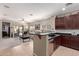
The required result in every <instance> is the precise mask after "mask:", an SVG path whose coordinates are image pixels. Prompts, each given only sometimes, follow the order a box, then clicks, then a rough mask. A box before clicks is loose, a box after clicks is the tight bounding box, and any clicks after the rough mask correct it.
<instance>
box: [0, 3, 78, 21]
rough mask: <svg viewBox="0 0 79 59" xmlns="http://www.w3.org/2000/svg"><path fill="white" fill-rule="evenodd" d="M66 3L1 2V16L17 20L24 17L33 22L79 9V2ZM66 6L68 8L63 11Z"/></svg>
mask: <svg viewBox="0 0 79 59" xmlns="http://www.w3.org/2000/svg"><path fill="white" fill-rule="evenodd" d="M65 4H66V3H0V17H6V18H10V19H11V20H17V21H18V20H22V19H24V21H26V22H33V21H36V20H40V19H45V18H48V17H50V16H54V15H60V14H64V13H68V12H71V11H74V10H79V4H78V3H73V4H72V5H70V6H67V7H66V6H65ZM64 7H65V8H66V10H65V11H62V8H64Z"/></svg>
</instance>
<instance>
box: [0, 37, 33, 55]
mask: <svg viewBox="0 0 79 59" xmlns="http://www.w3.org/2000/svg"><path fill="white" fill-rule="evenodd" d="M2 46H3V47H2ZM4 47H5V48H4ZM32 55H33V41H32V40H31V41H30V42H28V41H27V42H25V43H23V42H22V41H20V40H18V39H17V38H16V39H12V38H10V39H4V40H2V41H1V43H0V56H32Z"/></svg>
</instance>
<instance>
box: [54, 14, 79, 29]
mask: <svg viewBox="0 0 79 59" xmlns="http://www.w3.org/2000/svg"><path fill="white" fill-rule="evenodd" d="M55 29H79V13H77V14H74V15H69V16H64V17H56V19H55Z"/></svg>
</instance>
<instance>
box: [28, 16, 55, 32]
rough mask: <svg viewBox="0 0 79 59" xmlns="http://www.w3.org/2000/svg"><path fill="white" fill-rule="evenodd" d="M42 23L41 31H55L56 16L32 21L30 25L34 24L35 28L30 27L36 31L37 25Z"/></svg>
mask: <svg viewBox="0 0 79 59" xmlns="http://www.w3.org/2000/svg"><path fill="white" fill-rule="evenodd" d="M36 24H40V31H52V30H53V31H54V30H55V17H54V16H53V17H50V18H48V19H45V20H40V21H36V22H33V23H30V24H29V26H33V27H34V28H32V29H30V30H31V31H35V25H36Z"/></svg>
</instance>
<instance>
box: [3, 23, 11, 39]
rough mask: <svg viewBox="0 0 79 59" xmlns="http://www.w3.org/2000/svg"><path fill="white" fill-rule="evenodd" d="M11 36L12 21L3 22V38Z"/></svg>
mask: <svg viewBox="0 0 79 59" xmlns="http://www.w3.org/2000/svg"><path fill="white" fill-rule="evenodd" d="M5 37H10V23H9V22H2V38H5Z"/></svg>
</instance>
